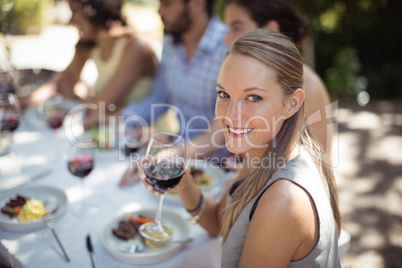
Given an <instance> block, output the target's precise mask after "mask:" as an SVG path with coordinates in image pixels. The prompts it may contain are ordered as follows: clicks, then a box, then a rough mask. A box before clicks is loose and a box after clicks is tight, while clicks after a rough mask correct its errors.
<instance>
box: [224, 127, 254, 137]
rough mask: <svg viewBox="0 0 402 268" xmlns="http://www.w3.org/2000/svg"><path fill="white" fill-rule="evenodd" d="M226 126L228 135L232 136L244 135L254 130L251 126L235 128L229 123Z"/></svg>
mask: <svg viewBox="0 0 402 268" xmlns="http://www.w3.org/2000/svg"><path fill="white" fill-rule="evenodd" d="M226 126H227V128H228V132H229V135H230V136H231V137H233V138H241V137H244V136H246V135H248V134H249V133H250V132H252V131H253V130H254V129H253V128H237V127H231V126H229V125H226Z"/></svg>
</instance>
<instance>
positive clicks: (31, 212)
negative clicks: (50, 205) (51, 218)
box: [18, 198, 47, 221]
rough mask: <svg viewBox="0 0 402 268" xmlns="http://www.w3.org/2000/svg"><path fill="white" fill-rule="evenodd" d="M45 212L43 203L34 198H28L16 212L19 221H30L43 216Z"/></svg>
mask: <svg viewBox="0 0 402 268" xmlns="http://www.w3.org/2000/svg"><path fill="white" fill-rule="evenodd" d="M46 214H47V210H46V208H45V204H44V203H43V202H42V201H40V200H38V199H36V198H31V199H28V200H27V201H26V202H25V204H24V205H23V206H22V209H21V211H20V212H19V213H18V219H19V220H20V221H32V220H37V219H41V218H43V217H44V216H45V215H46Z"/></svg>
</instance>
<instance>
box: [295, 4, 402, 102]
mask: <svg viewBox="0 0 402 268" xmlns="http://www.w3.org/2000/svg"><path fill="white" fill-rule="evenodd" d="M292 3H294V5H295V6H296V7H297V9H298V10H299V11H300V12H301V13H302V14H305V15H306V16H307V18H308V19H309V21H310V32H311V35H312V37H313V39H314V40H315V49H316V50H315V58H316V71H317V72H318V73H319V74H320V75H321V77H323V79H324V81H325V82H326V85H327V87H328V90H329V91H330V93H331V94H333V95H335V96H336V97H338V98H341V97H346V96H350V95H354V94H357V93H359V92H360V91H361V89H360V87H361V86H359V85H361V84H362V83H360V82H361V81H367V83H366V82H364V83H363V84H367V91H368V93H369V94H370V95H371V98H374V99H391V98H402V76H401V75H400V70H402V53H401V52H400V50H401V48H402V20H401V19H400V13H401V10H402V1H400V0H353V1H350V0H337V1H326V0H313V1H303V0H292ZM356 64H357V65H359V66H360V67H359V68H357V69H356V68H352V67H351V66H353V65H356ZM335 77H336V78H335ZM359 81H360V82H359ZM353 84H354V85H355V88H354V89H353V88H352V87H353V86H351V85H353ZM342 85H343V86H342Z"/></svg>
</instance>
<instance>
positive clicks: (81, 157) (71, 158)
mask: <svg viewBox="0 0 402 268" xmlns="http://www.w3.org/2000/svg"><path fill="white" fill-rule="evenodd" d="M94 156H95V148H94V145H93V143H91V142H87V143H80V144H79V145H78V144H69V147H68V150H67V168H68V170H69V171H70V173H71V174H72V175H74V176H76V177H77V178H79V179H80V181H81V186H82V201H81V202H80V203H78V204H77V205H76V206H75V207H74V208H73V212H74V213H75V214H76V215H78V216H80V217H81V216H93V215H95V214H97V213H98V211H99V209H98V207H96V206H95V205H90V204H87V202H86V198H85V185H84V179H85V178H87V176H88V175H89V173H91V171H92V169H93V168H94V164H95V157H94Z"/></svg>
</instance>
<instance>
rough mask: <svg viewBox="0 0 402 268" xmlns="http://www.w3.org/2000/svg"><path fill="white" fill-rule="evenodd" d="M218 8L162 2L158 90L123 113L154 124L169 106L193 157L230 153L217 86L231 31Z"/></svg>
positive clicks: (197, 0)
mask: <svg viewBox="0 0 402 268" xmlns="http://www.w3.org/2000/svg"><path fill="white" fill-rule="evenodd" d="M213 7H214V0H160V7H159V14H160V16H161V19H162V22H163V24H164V33H165V35H164V40H163V50H162V59H161V63H160V65H159V67H158V71H157V74H156V77H155V81H154V84H153V87H152V91H151V93H150V95H149V96H148V98H146V99H144V100H142V101H141V102H134V103H131V104H130V105H128V106H127V107H126V108H125V109H124V110H123V111H122V115H123V116H124V117H125V118H126V120H128V119H129V117H130V116H133V115H135V116H138V117H140V118H142V119H144V120H145V121H146V122H147V124H149V123H152V122H155V121H156V120H157V119H158V117H159V116H161V115H162V114H164V113H165V112H166V111H167V109H168V108H169V107H170V108H173V109H174V110H176V111H177V119H178V121H179V126H180V129H179V134H180V135H182V136H183V137H184V138H185V140H186V141H187V145H188V146H187V157H189V158H194V157H197V158H200V157H215V159H219V158H222V157H223V156H227V155H228V151H227V150H226V148H225V146H224V137H223V134H222V133H221V131H220V127H219V124H218V123H217V121H215V120H214V117H215V101H216V97H217V93H216V83H217V79H218V74H219V70H220V67H221V63H222V61H223V57H224V55H225V53H226V51H227V49H228V47H227V46H226V45H225V44H224V43H223V38H224V36H225V33H226V30H227V29H226V26H225V25H224V24H223V23H222V22H221V21H220V20H219V18H217V17H215V16H214V14H213ZM134 121H135V120H134ZM129 123H130V122H129ZM137 123H138V122H137ZM132 175H134V176H136V172H135V173H133V174H132ZM129 177H132V176H131V175H130V172H129V171H127V172H126V173H125V174H124V176H123V179H122V180H121V182H120V185H122V186H123V185H126V184H127V183H128V179H129Z"/></svg>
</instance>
